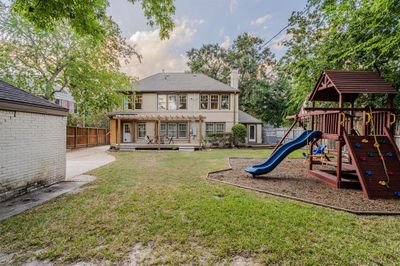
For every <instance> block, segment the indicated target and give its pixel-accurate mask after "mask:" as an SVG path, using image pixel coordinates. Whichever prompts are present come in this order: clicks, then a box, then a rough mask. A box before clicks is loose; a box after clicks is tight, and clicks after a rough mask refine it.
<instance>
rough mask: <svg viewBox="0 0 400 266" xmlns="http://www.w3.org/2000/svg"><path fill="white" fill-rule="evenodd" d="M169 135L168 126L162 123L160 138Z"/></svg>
mask: <svg viewBox="0 0 400 266" xmlns="http://www.w3.org/2000/svg"><path fill="white" fill-rule="evenodd" d="M166 135H167V124H166V123H161V124H160V136H163V137H164V136H166Z"/></svg>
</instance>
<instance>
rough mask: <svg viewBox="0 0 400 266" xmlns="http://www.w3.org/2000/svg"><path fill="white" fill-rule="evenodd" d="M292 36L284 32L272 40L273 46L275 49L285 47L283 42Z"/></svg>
mask: <svg viewBox="0 0 400 266" xmlns="http://www.w3.org/2000/svg"><path fill="white" fill-rule="evenodd" d="M291 38H292V36H291V35H290V34H282V35H280V36H279V37H278V38H276V39H275V40H274V41H273V42H272V45H271V48H272V49H275V50H281V49H283V48H284V47H285V46H284V45H283V43H284V42H285V41H288V40H290V39H291Z"/></svg>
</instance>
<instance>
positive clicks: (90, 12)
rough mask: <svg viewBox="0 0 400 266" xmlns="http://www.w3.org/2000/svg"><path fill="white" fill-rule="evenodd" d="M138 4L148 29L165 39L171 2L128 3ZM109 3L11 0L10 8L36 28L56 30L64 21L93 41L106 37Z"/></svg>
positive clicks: (101, 0) (99, 0) (145, 0)
mask: <svg viewBox="0 0 400 266" xmlns="http://www.w3.org/2000/svg"><path fill="white" fill-rule="evenodd" d="M128 1H129V2H131V3H133V4H134V3H139V2H140V4H141V7H142V9H143V13H144V15H145V17H146V18H147V20H148V23H149V24H150V25H151V26H154V25H158V26H159V27H160V37H161V38H167V37H169V33H170V32H171V30H172V29H173V27H174V23H173V20H172V18H171V16H172V15H173V14H174V13H175V6H174V3H173V2H174V1H173V0H140V1H139V0H128ZM109 5H110V3H109V1H108V0H92V1H59V0H45V1H43V0H12V1H11V7H12V9H13V10H14V11H15V12H17V13H18V14H19V15H20V16H22V17H23V18H25V19H26V20H27V21H29V22H31V23H32V24H33V25H35V26H36V27H37V28H39V29H42V30H46V31H49V30H50V31H55V30H56V29H57V27H58V25H59V24H60V23H62V22H64V21H67V22H68V23H69V24H70V25H71V28H72V29H74V31H75V33H78V35H91V36H92V37H94V38H95V39H96V40H103V39H104V38H105V37H106V36H107V24H108V20H109V18H108V17H107V15H106V9H107V7H108V6H109Z"/></svg>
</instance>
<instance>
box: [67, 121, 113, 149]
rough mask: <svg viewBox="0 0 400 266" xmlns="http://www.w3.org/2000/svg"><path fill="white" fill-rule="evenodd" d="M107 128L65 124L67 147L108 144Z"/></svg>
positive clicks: (108, 131) (75, 147)
mask: <svg viewBox="0 0 400 266" xmlns="http://www.w3.org/2000/svg"><path fill="white" fill-rule="evenodd" d="M109 133H110V130H109V129H108V128H93V127H69V126H67V149H77V148H83V147H92V146H98V145H108V144H110V134H109Z"/></svg>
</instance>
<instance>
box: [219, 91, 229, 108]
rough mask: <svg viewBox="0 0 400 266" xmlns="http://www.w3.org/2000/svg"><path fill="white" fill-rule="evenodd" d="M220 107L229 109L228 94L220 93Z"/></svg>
mask: <svg viewBox="0 0 400 266" xmlns="http://www.w3.org/2000/svg"><path fill="white" fill-rule="evenodd" d="M221 109H224V110H228V109H229V95H221Z"/></svg>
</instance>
